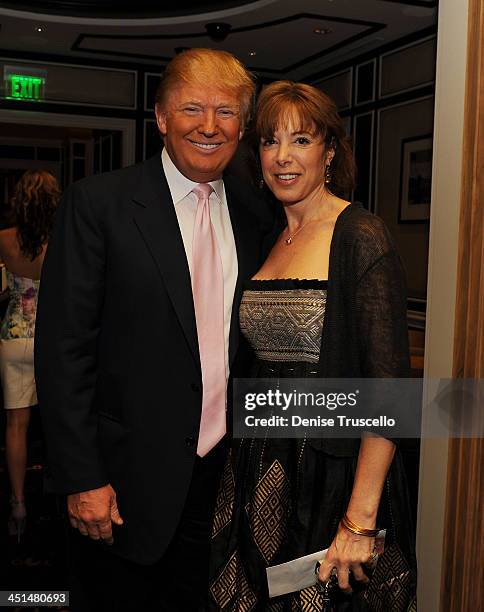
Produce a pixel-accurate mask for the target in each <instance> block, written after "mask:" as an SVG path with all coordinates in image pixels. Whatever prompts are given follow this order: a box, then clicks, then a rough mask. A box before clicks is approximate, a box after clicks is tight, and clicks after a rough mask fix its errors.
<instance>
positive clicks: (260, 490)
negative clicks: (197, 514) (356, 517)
mask: <svg viewBox="0 0 484 612" xmlns="http://www.w3.org/2000/svg"><path fill="white" fill-rule="evenodd" d="M327 288H328V283H327V281H320V280H298V279H280V280H250V281H248V282H247V284H246V288H245V291H244V293H243V297H242V301H241V306H240V327H241V331H242V334H243V335H244V336H245V338H246V339H247V340H248V342H249V343H250V344H251V346H252V348H253V350H254V353H255V357H256V358H255V360H254V363H253V367H252V373H251V376H252V377H260V378H288V377H294V378H305V377H316V376H318V375H320V373H319V371H318V363H320V361H321V360H320V352H321V350H322V349H321V340H322V333H323V327H324V323H325V314H326V312H327ZM356 463H357V455H353V456H337V455H335V454H331V453H328V452H324V451H323V450H321V446H320V445H319V444H318V440H313V439H309V438H308V439H306V438H303V439H261V438H253V439H242V440H234V442H233V445H232V449H231V452H230V454H229V458H228V460H227V463H226V465H225V468H224V473H223V477H222V482H221V487H220V491H219V495H218V500H217V505H216V511H215V518H214V524H213V533H212V554H211V568H210V574H211V578H210V595H209V597H210V603H209V610H210V611H215V610H221V611H223V612H252V611H256V612H261V611H264V612H294V611H304V612H316V611H321V610H323V609H324V608H323V602H322V599H321V594H320V592H319V590H318V589H317V587H316V586H313V587H309V588H308V589H305V590H303V591H300V592H296V593H292V594H289V595H286V596H282V597H278V598H274V599H271V600H269V598H268V592H267V581H266V571H265V570H266V567H268V566H270V565H277V564H279V563H283V562H286V561H290V560H292V559H295V558H298V557H301V556H304V555H307V554H310V553H313V552H316V551H318V550H322V549H324V548H327V547H328V546H329V545H330V544H331V542H332V540H333V538H334V536H335V535H336V531H337V527H338V523H339V520H340V519H341V517H342V516H343V514H344V512H345V510H346V507H347V504H348V501H349V498H350V495H351V490H352V484H353V479H354V474H355V470H356ZM404 480H405V476H404V473H403V467H402V463H401V459H400V456H399V454H398V453H397V454H396V455H395V459H394V462H393V464H392V467H391V468H390V471H389V476H388V478H387V483H386V489H385V491H384V494H383V496H382V502H381V504H380V510H379V517H378V526H379V527H387V544H391V543H392V541H393V542H396V541H399V540H403V543H402V542H399V543H400V548H398V549H397V556H398V553H400V551H401V549H403V550H404V551H405V557H406V558H407V560H408V559H410V563H411V564H412V563H413V552H412V542H411V539H412V536H411V532H412V529H411V527H410V525H409V522H408V521H409V520H410V510H409V504H408V495H407V493H406V488H405V482H404ZM381 561H382V560H380V561H379V565H380V563H381ZM392 563H393V564H394V565H395V567H394V570H396V571H400V570H401V571H400V574H401V576H400V577H401V579H402V580H401V584H399V586H398V589H397V591H398V593H397V594H396V595H397V596H396V598H394V599H395V600H397V599H398V601H397V602H396V603H395V605H394V604H393V603H392V604H391V605H390V606H389V603H388V602H389V601H390V599H389V598H388V597H387V599H386V603H385V604H384V606H386V607H383V606H381V605H380V604H379V603H378V602H377V599H378V597H377V598H376V600H375V602H376V603H375V605H373V606H371V605H370V603H371V601H370V603H368V601H369V600H368V595H365V593H364V592H363V591H361V592H356V591H355V594H354V595H353V596H350V597H347V596H344V595H342V594H341V592H340V591H339V590H338V593H337V594H336V598H335V600H334V602H333V603H334V606H335V607H334V609H335V610H337V611H338V612H343V611H344V612H349V611H369V610H378V612H380V611H381V612H383V611H384V610H385V612H389V611H392V610H394V611H397V610H398V612H401V611H403V610H405V611H406V610H407V609H409V605H410V602H411V600H412V589H413V584H412V571H411V569H410V568H409V566H408V564H407V562H406V561H405V560H404V559H403V557H401V558H398V559H397V558H395V559H394V560H393V561H392ZM399 564H400V565H399ZM393 595H395V593H394V594H393ZM393 595H392V596H391V597H393ZM380 603H381V602H380ZM379 605H380V607H379Z"/></svg>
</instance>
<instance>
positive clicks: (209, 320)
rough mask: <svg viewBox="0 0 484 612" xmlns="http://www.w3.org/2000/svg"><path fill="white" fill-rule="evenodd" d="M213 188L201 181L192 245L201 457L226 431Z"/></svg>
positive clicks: (219, 261)
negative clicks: (200, 384)
mask: <svg viewBox="0 0 484 612" xmlns="http://www.w3.org/2000/svg"><path fill="white" fill-rule="evenodd" d="M212 191H213V189H212V187H211V186H210V185H208V184H206V183H201V184H200V185H197V187H195V188H194V189H193V193H194V194H195V195H196V196H197V198H198V205H197V214H196V217H195V227H194V229H193V247H192V249H193V250H192V291H193V303H194V306H195V319H196V322H197V334H198V348H199V353H200V363H201V366H202V382H203V399H202V416H201V421H200V433H199V437H198V447H197V455H199V456H200V457H203V456H204V455H206V454H207V453H208V451H209V450H210V449H211V448H213V447H214V446H215V445H216V444H217V442H218V441H219V440H221V439H222V438H223V436H224V435H225V432H226V415H225V407H226V392H227V382H226V375H225V339H224V280H223V269H222V259H221V257H220V251H219V248H218V244H217V237H216V235H215V231H214V229H213V225H212V221H211V220H210V204H209V198H210V194H211V193H212Z"/></svg>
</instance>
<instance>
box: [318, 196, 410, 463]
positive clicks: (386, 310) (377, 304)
mask: <svg viewBox="0 0 484 612" xmlns="http://www.w3.org/2000/svg"><path fill="white" fill-rule="evenodd" d="M321 345H322V349H321V353H320V361H319V364H318V376H320V377H322V378H389V377H391V378H406V377H408V376H409V375H410V354H409V346H408V325H407V292H406V284H405V274H404V271H403V266H402V263H401V260H400V257H399V255H398V253H397V251H396V248H395V245H394V243H393V240H392V238H391V236H390V233H389V232H388V230H387V228H386V226H385V224H384V223H383V221H382V220H381V219H380V218H379V217H377V216H375V215H373V214H372V213H370V212H368V211H367V210H365V209H364V208H363V207H362V206H361V205H360V204H350V205H349V206H347V207H346V208H345V209H344V210H343V212H341V213H340V215H339V217H338V219H337V221H336V224H335V227H334V232H333V238H332V241H331V248H330V255H329V273H328V289H327V302H326V312H325V322H324V327H323V337H322V341H321ZM393 441H394V442H395V443H398V440H394V439H393ZM311 442H312V445H313V446H314V445H319V446H320V448H321V450H323V451H325V452H327V453H329V454H331V455H335V456H338V457H349V456H354V455H357V454H358V450H359V445H360V441H359V440H358V439H328V438H321V439H317V440H312V441H311Z"/></svg>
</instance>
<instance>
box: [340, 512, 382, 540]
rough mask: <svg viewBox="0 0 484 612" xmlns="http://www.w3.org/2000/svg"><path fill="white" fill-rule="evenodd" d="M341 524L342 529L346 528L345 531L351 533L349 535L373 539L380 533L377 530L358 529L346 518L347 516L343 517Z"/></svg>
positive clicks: (357, 526) (358, 527)
mask: <svg viewBox="0 0 484 612" xmlns="http://www.w3.org/2000/svg"><path fill="white" fill-rule="evenodd" d="M341 523H342V524H343V526H344V527H346V529H348V531H351V533H354V534H356V535H361V536H366V537H368V538H374V537H375V536H376V535H377V534H378V532H379V531H380V530H379V529H366V528H365V527H360V526H359V525H357V524H356V523H353V521H352V520H351V519H350V518H348V515H347V514H345V515H344V516H343V518H342V519H341Z"/></svg>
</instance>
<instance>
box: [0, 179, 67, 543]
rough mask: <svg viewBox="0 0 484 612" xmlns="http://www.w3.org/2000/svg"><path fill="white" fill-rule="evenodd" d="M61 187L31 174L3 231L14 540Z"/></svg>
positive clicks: (1, 332) (2, 334)
mask: <svg viewBox="0 0 484 612" xmlns="http://www.w3.org/2000/svg"><path fill="white" fill-rule="evenodd" d="M59 197H60V188H59V185H58V183H57V181H56V179H55V178H54V177H53V176H52V174H50V173H49V172H45V171H37V170H35V171H27V172H26V173H25V174H24V175H23V176H22V178H21V179H20V181H19V182H18V184H17V186H16V188H15V194H14V197H13V199H12V201H11V203H10V205H9V206H8V207H7V209H6V210H5V213H4V215H3V217H4V218H3V220H2V225H1V229H0V258H1V259H2V261H3V262H4V263H5V267H6V269H7V283H8V288H9V292H10V300H9V304H8V307H7V310H6V313H5V317H4V319H3V321H2V325H1V328H0V377H1V382H2V391H3V404H4V408H5V409H6V415H7V419H6V421H7V422H6V435H5V454H6V461H7V468H8V475H9V479H10V486H11V497H10V506H11V510H10V517H9V521H8V531H9V534H10V535H13V536H15V535H16V536H17V540H18V541H20V537H21V535H22V534H23V532H24V530H25V520H26V515H27V512H26V508H25V497H24V482H25V472H26V466H27V428H28V424H29V420H30V408H31V406H35V405H36V404H37V393H36V388H35V379H34V357H33V351H34V333H35V315H36V309H37V293H38V287H39V279H40V273H41V270H42V263H43V260H44V254H45V249H46V247H47V242H48V240H49V236H50V233H51V230H52V226H53V222H54V215H55V210H56V207H57V203H58V201H59Z"/></svg>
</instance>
